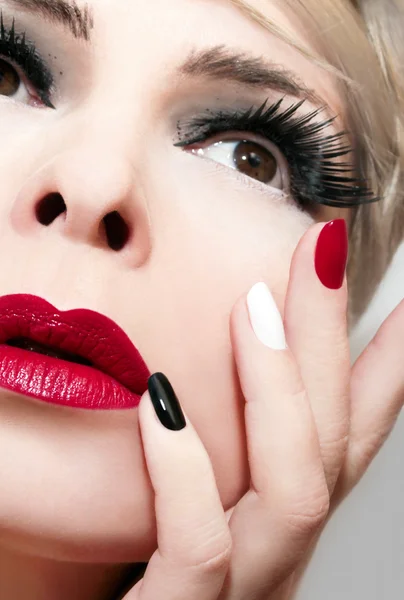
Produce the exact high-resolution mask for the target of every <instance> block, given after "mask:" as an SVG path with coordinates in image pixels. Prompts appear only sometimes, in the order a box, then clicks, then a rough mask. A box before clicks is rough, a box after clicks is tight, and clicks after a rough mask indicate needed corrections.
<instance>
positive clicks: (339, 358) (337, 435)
mask: <svg viewBox="0 0 404 600" xmlns="http://www.w3.org/2000/svg"><path fill="white" fill-rule="evenodd" d="M346 256H347V234H346V226H345V221H343V220H342V219H339V220H337V221H332V222H330V223H328V224H326V225H324V223H320V224H316V225H314V226H313V227H311V228H310V229H309V230H308V231H307V232H306V234H305V235H304V236H303V238H302V239H301V241H300V243H299V245H298V247H297V249H296V251H295V253H294V256H293V260H292V264H291V269H290V281H289V286H288V291H287V295H286V301H285V330H286V336H287V339H288V344H289V346H290V348H291V350H292V352H293V354H294V356H295V357H296V361H297V363H298V365H299V367H300V372H301V375H302V379H303V382H304V386H305V388H306V391H307V394H308V396H309V398H310V403H311V406H312V410H313V413H314V418H315V421H316V425H317V430H318V435H319V440H320V447H321V456H322V460H323V464H324V470H325V474H326V478H327V484H328V489H329V491H330V493H331V492H332V491H333V488H334V486H335V482H336V480H337V478H338V474H339V471H340V469H341V465H342V462H343V459H344V454H345V452H346V447H347V443H348V434H349V410H350V406H349V380H350V358H349V342H348V331H347V285H346V279H345V278H344V272H345V265H346ZM318 273H319V274H318ZM319 275H320V276H321V278H322V280H320V277H319ZM341 283H342V285H341ZM339 285H341V287H339V288H337V289H335V288H336V287H337V286H339ZM329 286H333V288H330V287H329Z"/></svg>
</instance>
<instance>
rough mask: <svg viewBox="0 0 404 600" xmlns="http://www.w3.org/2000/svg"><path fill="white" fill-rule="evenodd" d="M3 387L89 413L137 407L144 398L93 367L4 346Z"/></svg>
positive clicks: (0, 349) (0, 351) (0, 361)
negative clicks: (90, 411) (85, 410)
mask: <svg viewBox="0 0 404 600" xmlns="http://www.w3.org/2000/svg"><path fill="white" fill-rule="evenodd" d="M0 388H5V389H8V390H11V391H13V392H17V393H18V394H22V395H23V396H29V397H30V398H35V399H36V400H42V401H43V402H48V403H50V404H58V405H59V406H69V407H71V408H84V409H87V410H118V409H123V408H125V409H127V408H135V407H136V406H138V405H139V403H140V398H141V397H140V396H139V395H137V394H134V393H133V392H131V391H130V390H128V389H127V388H125V387H124V386H123V385H121V384H120V383H119V382H118V381H116V379H113V378H112V377H110V376H109V375H106V374H105V373H102V372H101V371H98V370H97V369H94V368H93V367H88V366H85V365H80V364H76V363H71V362H68V361H65V360H59V359H57V358H53V357H50V356H46V355H44V354H39V353H36V352H31V351H29V350H21V349H20V348H15V347H13V346H7V345H5V344H0Z"/></svg>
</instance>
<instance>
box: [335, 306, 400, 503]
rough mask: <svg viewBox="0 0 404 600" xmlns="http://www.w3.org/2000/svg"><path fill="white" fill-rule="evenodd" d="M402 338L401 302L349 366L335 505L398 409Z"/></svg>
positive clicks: (390, 425)
mask: <svg viewBox="0 0 404 600" xmlns="http://www.w3.org/2000/svg"><path fill="white" fill-rule="evenodd" d="M403 336H404V300H403V301H402V302H401V303H400V304H399V305H398V306H397V308H396V309H395V310H394V311H393V312H392V313H391V314H390V315H389V317H388V318H387V319H386V320H385V321H384V323H383V324H382V325H381V327H380V328H379V330H378V332H377V333H376V335H375V336H374V338H373V340H372V341H371V342H370V343H369V345H368V346H367V347H366V348H365V350H364V351H363V352H362V354H361V355H360V356H359V358H358V359H357V360H356V362H355V364H354V366H353V367H352V377H351V398H352V400H351V402H352V409H351V430H350V436H349V445H348V450H347V453H346V457H345V460H344V464H343V468H342V470H341V474H340V479H339V481H338V498H336V503H337V502H339V501H341V499H342V498H343V497H344V496H345V495H346V494H347V493H348V492H349V491H350V490H351V489H352V488H353V487H354V485H356V484H357V483H358V481H359V480H360V479H361V477H362V476H363V474H364V473H365V471H366V469H367V468H368V466H369V464H370V462H371V461H372V459H373V458H374V457H375V456H376V454H377V453H378V451H379V450H380V448H381V447H382V445H383V443H384V441H385V440H386V439H387V437H388V435H389V434H390V432H391V430H392V428H393V426H394V424H395V422H396V420H397V417H398V415H399V413H400V411H401V409H402V406H403V402H404V374H403V364H404V348H403ZM336 491H337V490H336Z"/></svg>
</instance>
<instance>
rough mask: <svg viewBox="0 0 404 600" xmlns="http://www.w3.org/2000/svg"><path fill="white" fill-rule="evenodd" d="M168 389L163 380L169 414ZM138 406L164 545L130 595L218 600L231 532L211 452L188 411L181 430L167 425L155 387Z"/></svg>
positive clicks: (153, 599) (153, 598)
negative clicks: (153, 395) (160, 417)
mask: <svg viewBox="0 0 404 600" xmlns="http://www.w3.org/2000/svg"><path fill="white" fill-rule="evenodd" d="M153 378H155V376H153ZM163 378H164V376H163ZM160 381H161V379H160ZM166 381H167V380H166ZM163 385H164V379H163ZM168 387H170V384H169V383H168ZM149 389H150V388H149ZM166 390H167V386H165V388H163V387H162V386H161V385H159V390H158V397H159V399H161V400H160V403H161V404H160V413H164V414H165V415H167V414H168V413H170V411H171V408H170V406H172V405H173V403H172V401H170V397H169V396H168V395H167V393H166ZM171 390H172V388H171ZM169 391H170V390H169ZM162 407H164V410H163V408H162ZM138 410H139V422H140V428H141V435H142V440H143V447H144V452H145V457H146V462H147V467H148V471H149V474H150V478H151V482H152V485H153V488H154V492H155V509H156V519H157V534H158V549H157V550H156V552H155V553H154V554H153V556H152V558H151V560H150V562H149V565H148V567H147V570H146V573H145V576H144V578H143V580H142V581H141V582H139V583H138V584H136V586H135V588H134V589H133V590H132V592H130V593H129V595H128V596H127V598H128V599H130V600H132V599H136V600H189V599H190V598H198V600H199V599H200V600H217V597H218V595H219V592H220V590H221V588H222V585H223V581H224V578H225V574H226V571H227V568H228V563H229V560H230V551H231V537H230V532H229V528H228V525H227V520H226V518H225V514H224V511H223V507H222V504H221V501H220V497H219V493H218V490H217V486H216V482H215V477H214V474H213V469H212V466H211V463H210V460H209V456H208V454H207V452H206V450H205V448H204V446H203V445H202V442H201V441H200V439H199V437H198V436H197V434H196V432H195V430H194V428H193V427H192V425H191V423H190V422H189V420H188V419H187V418H186V417H185V422H186V426H185V427H184V428H182V429H181V430H177V431H175V430H171V429H167V428H166V427H164V426H163V425H162V423H161V422H160V421H159V420H158V418H157V416H156V412H155V410H154V408H153V406H152V402H151V399H150V394H149V392H146V393H145V394H144V395H143V397H142V400H141V403H140V405H139V409H138ZM179 410H181V409H179ZM177 413H178V411H177Z"/></svg>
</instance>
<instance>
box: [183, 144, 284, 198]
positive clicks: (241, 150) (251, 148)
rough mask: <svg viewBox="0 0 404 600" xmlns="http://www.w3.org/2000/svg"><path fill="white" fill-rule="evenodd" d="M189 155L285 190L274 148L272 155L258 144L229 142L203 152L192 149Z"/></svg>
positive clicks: (279, 155)
mask: <svg viewBox="0 0 404 600" xmlns="http://www.w3.org/2000/svg"><path fill="white" fill-rule="evenodd" d="M191 152H192V153H193V154H197V155H198V156H203V157H206V158H210V159H212V160H214V161H215V162H218V163H221V164H222V165H225V166H227V167H229V168H231V169H235V170H236V171H239V172H240V173H243V175H246V176H247V177H249V178H250V179H255V180H256V181H259V182H260V183H264V184H265V185H267V186H268V187H272V188H276V189H279V190H284V172H285V168H284V164H283V163H284V161H283V156H282V154H280V152H279V151H278V150H277V148H276V147H274V151H273V152H271V150H269V149H268V148H266V147H265V145H264V144H259V143H258V142H254V141H251V140H231V139H230V140H221V141H218V142H214V143H213V144H210V145H209V146H204V147H202V148H195V147H194V148H193V149H192V150H191ZM286 183H287V182H286Z"/></svg>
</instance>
